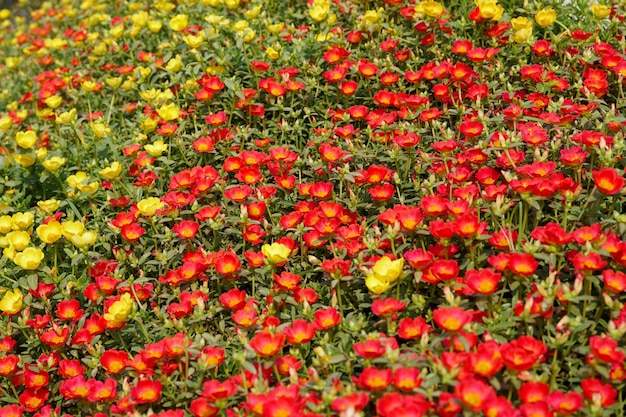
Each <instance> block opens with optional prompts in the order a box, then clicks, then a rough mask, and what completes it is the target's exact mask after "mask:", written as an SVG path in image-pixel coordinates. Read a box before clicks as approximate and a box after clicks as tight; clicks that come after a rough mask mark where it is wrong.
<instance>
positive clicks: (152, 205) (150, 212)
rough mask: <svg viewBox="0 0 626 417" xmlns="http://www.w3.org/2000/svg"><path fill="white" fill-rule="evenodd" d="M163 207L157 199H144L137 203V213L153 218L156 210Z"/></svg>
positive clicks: (163, 204)
mask: <svg viewBox="0 0 626 417" xmlns="http://www.w3.org/2000/svg"><path fill="white" fill-rule="evenodd" d="M163 207H165V203H163V202H162V201H161V200H160V199H159V198H157V197H148V198H144V199H143V200H141V201H139V202H138V203H137V211H138V212H139V214H141V215H143V216H154V215H155V214H156V212H157V210H160V209H162V208H163Z"/></svg>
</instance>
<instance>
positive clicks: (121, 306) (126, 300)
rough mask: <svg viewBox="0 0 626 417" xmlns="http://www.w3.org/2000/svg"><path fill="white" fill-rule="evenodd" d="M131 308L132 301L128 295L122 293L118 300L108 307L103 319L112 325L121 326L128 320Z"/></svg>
mask: <svg viewBox="0 0 626 417" xmlns="http://www.w3.org/2000/svg"><path fill="white" fill-rule="evenodd" d="M132 308H133V301H132V299H131V297H130V294H129V293H124V294H122V296H121V297H120V299H119V300H118V301H116V302H114V303H113V304H111V306H110V307H109V310H108V311H107V312H106V313H105V314H104V316H103V317H104V319H105V320H106V321H107V322H109V323H112V324H121V323H124V322H126V320H128V316H129V315H130V312H131V310H132Z"/></svg>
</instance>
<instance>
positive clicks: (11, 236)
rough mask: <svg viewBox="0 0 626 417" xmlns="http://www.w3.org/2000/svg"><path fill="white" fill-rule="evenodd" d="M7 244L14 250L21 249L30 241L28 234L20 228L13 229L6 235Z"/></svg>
mask: <svg viewBox="0 0 626 417" xmlns="http://www.w3.org/2000/svg"><path fill="white" fill-rule="evenodd" d="M6 238H7V241H8V242H9V245H10V246H11V247H13V249H15V250H16V251H23V250H24V249H26V248H27V247H28V244H29V243H30V235H29V234H28V233H27V232H24V231H22V230H14V231H12V232H9V233H7V235H6Z"/></svg>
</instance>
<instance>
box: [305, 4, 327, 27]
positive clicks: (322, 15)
mask: <svg viewBox="0 0 626 417" xmlns="http://www.w3.org/2000/svg"><path fill="white" fill-rule="evenodd" d="M328 13H330V1H317V0H316V1H315V2H314V3H313V7H311V8H310V9H309V16H311V19H313V20H315V21H316V22H321V21H322V20H324V19H326V16H328Z"/></svg>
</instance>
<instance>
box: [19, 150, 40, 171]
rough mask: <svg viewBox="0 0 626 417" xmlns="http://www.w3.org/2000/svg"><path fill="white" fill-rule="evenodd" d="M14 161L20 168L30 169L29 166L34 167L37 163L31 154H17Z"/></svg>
mask: <svg viewBox="0 0 626 417" xmlns="http://www.w3.org/2000/svg"><path fill="white" fill-rule="evenodd" d="M13 160H14V161H15V162H17V163H18V164H19V165H20V166H22V167H24V168H28V167H29V166H32V165H33V164H34V163H35V161H37V158H35V157H34V156H33V155H31V154H29V153H19V154H18V153H16V154H13Z"/></svg>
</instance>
